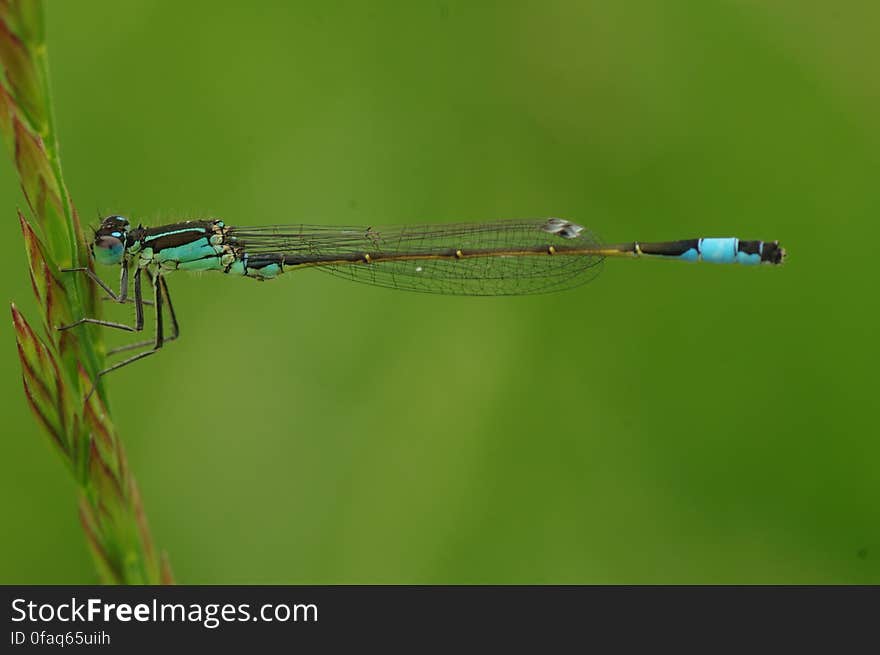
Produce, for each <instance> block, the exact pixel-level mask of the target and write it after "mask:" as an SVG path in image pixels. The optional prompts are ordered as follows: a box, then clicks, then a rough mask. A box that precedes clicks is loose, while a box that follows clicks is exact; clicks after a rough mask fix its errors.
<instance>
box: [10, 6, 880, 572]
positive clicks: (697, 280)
mask: <svg viewBox="0 0 880 655" xmlns="http://www.w3.org/2000/svg"><path fill="white" fill-rule="evenodd" d="M49 9H50V13H49V45H50V62H51V69H52V75H53V80H52V81H53V87H54V95H55V105H56V111H57V117H58V123H59V132H60V137H61V143H62V154H63V163H64V168H65V174H66V178H67V182H68V184H69V187H70V190H71V193H72V195H73V198H74V202H75V203H76V204H77V206H78V208H79V210H80V213H81V215H82V216H83V217H85V218H88V219H92V217H94V215H95V213H96V211H100V212H101V213H110V212H114V213H115V212H119V213H124V214H126V215H128V216H130V217H132V218H133V219H134V220H136V221H144V222H146V223H154V224H155V223H157V222H169V221H172V220H176V219H179V218H184V217H198V216H202V217H204V216H219V217H222V218H224V219H225V220H226V221H227V222H230V223H233V224H236V223H237V224H259V223H284V222H310V223H326V224H334V223H338V224H355V225H364V226H369V225H375V224H387V223H403V222H422V221H445V220H468V219H475V220H487V219H492V218H505V217H532V216H549V215H554V216H565V217H568V218H571V219H573V220H576V221H578V222H582V223H584V224H586V225H588V226H590V227H591V228H593V229H595V230H596V231H597V232H598V233H599V234H601V235H603V236H604V237H605V238H606V239H607V240H632V239H640V240H659V239H675V238H686V237H694V236H698V235H738V236H741V237H743V238H758V239H780V240H781V241H782V242H783V244H784V245H785V246H786V247H787V248H788V249H789V251H790V255H791V256H790V259H789V262H788V263H787V265H786V266H784V267H782V268H780V269H768V268H765V267H762V268H761V269H744V268H738V267H713V266H710V265H687V264H677V263H673V264H670V263H666V262H652V261H637V262H630V261H612V262H609V263H608V264H607V265H606V268H605V272H604V273H603V275H602V276H601V277H600V279H598V280H597V281H595V282H594V283H592V284H591V285H589V286H588V287H584V288H580V289H577V290H575V291H572V292H568V293H563V294H556V295H549V296H541V297H524V298H501V299H495V298H482V299H480V298H445V297H433V296H422V295H418V294H407V293H402V292H393V291H388V290H385V289H378V288H371V287H367V286H361V285H356V284H352V283H350V282H346V281H343V280H339V279H336V278H333V277H331V276H326V275H322V274H320V273H318V272H314V271H310V272H302V273H299V274H295V275H289V276H286V277H285V278H282V279H280V280H278V281H276V282H272V283H267V284H256V283H253V282H251V281H250V280H233V279H229V278H225V277H223V276H219V275H213V276H212V275H209V274H206V275H204V276H202V277H197V276H185V275H181V276H180V277H179V278H177V277H173V278H171V284H172V294H173V295H174V299H175V305H176V307H177V311H178V314H179V316H180V318H181V321H182V332H183V335H182V340H181V341H179V342H177V343H174V344H171V345H170V346H169V347H168V348H167V350H166V351H165V352H163V354H161V355H160V356H158V357H155V358H152V359H149V360H147V361H144V362H141V363H140V364H138V365H137V366H135V367H131V368H128V369H126V370H124V371H121V372H119V373H116V374H114V375H113V377H112V378H111V382H110V385H109V388H110V393H111V400H112V405H113V411H114V416H115V420H116V422H117V425H118V427H119V430H120V433H121V435H122V437H123V439H124V442H125V445H126V448H127V450H128V454H129V459H130V463H131V466H132V468H133V469H134V470H135V472H136V475H137V479H138V481H139V483H140V487H141V491H142V493H143V497H144V502H145V505H146V508H147V512H148V516H149V519H150V523H151V526H152V529H153V532H154V536H155V539H156V541H157V542H158V544H159V545H160V547H162V548H164V549H167V551H168V552H169V555H170V558H171V562H172V565H173V568H174V571H175V574H176V576H177V578H178V580H179V581H180V582H188V583H678V582H682V583H755V582H770V583H783V582H788V583H806V582H810V583H854V582H864V583H877V582H880V509H878V500H880V464H878V460H880V443H878V439H877V432H878V431H877V427H876V411H875V410H874V403H875V402H876V370H877V362H878V348H877V345H876V341H875V331H876V325H877V317H878V312H877V301H876V291H875V290H874V284H873V283H870V280H872V279H873V280H876V279H877V272H876V264H874V263H873V262H872V261H871V260H872V254H873V251H874V250H875V248H876V244H877V243H878V241H877V237H878V229H877V211H878V209H880V184H878V172H880V154H878V153H880V106H878V105H880V82H878V76H877V70H876V68H877V61H878V59H880V46H878V45H877V41H876V38H875V36H876V35H875V34H874V28H875V27H876V25H877V24H878V20H880V9H878V5H877V3H868V2H864V3H855V2H841V3H835V4H833V5H829V4H827V3H811V2H810V3H808V2H803V1H802V0H786V1H777V2H773V3H767V2H762V1H759V0H712V1H706V0H653V1H651V0H638V1H636V0H631V1H628V2H624V3H611V2H534V3H522V2H496V3H487V2H475V1H473V0H471V1H467V2H450V1H445V0H444V1H436V2H418V3H401V2H363V3H355V2H349V3H326V2H320V1H315V2H260V3H231V2H224V3H218V2H186V3H180V2H172V1H170V0H169V1H165V2H158V1H156V2H126V3H119V2H110V1H109V0H106V1H101V2H98V1H88V2H83V1H78V2H76V3H73V2H57V3H52V6H51V7H50V8H49ZM0 203H2V204H0V206H2V210H3V212H4V215H5V216H6V217H7V220H5V221H4V222H3V223H2V224H4V225H5V228H3V232H2V236H3V238H2V239H0V255H2V257H3V261H4V262H5V263H6V267H5V274H4V275H3V276H2V277H0V285H2V292H0V297H2V298H3V299H5V300H6V301H11V300H15V301H16V302H17V303H19V304H20V305H21V306H23V308H24V309H25V311H26V312H27V313H28V315H29V316H30V317H32V318H35V317H36V310H35V306H34V301H33V299H32V296H31V292H30V288H29V281H28V275H27V269H26V264H25V260H24V254H23V249H22V247H21V238H20V234H19V232H18V224H17V221H16V219H15V207H16V205H20V204H21V203H22V198H21V195H20V192H19V191H18V186H17V181H16V179H15V175H14V171H13V168H12V166H11V164H10V163H9V162H8V161H7V160H6V159H5V158H4V159H3V160H2V161H0ZM93 222H94V221H93ZM108 274H109V276H110V277H111V278H112V276H113V275H114V274H113V273H112V272H108ZM871 298H874V300H872V299H871ZM116 309H117V311H118V313H119V316H120V317H124V316H125V315H126V309H125V308H116ZM129 311H130V310H129ZM0 328H2V333H0V344H4V345H3V347H2V348H0V365H2V370H3V371H5V373H4V375H3V376H0V393H2V396H3V397H4V398H5V399H6V400H5V402H4V403H3V407H4V428H5V429H4V430H3V433H4V434H3V438H2V439H0V465H2V474H0V494H2V497H3V498H4V499H5V500H4V501H3V503H2V512H3V526H4V530H3V533H4V537H3V539H2V541H0V581H2V582H4V583H83V582H92V581H95V580H96V577H95V574H94V572H93V567H92V563H91V560H90V556H89V554H88V551H87V549H86V545H85V543H84V539H83V536H82V534H81V530H80V528H79V525H78V522H77V518H76V511H75V502H74V493H73V491H74V489H73V483H72V481H71V480H70V479H69V477H68V475H67V473H66V471H65V469H64V467H63V465H62V463H61V461H60V459H59V458H58V457H57V456H56V455H55V453H54V452H53V451H52V450H51V448H50V447H49V442H48V440H47V438H46V437H45V436H44V434H42V433H41V432H40V430H39V429H38V428H37V426H36V423H35V421H34V420H33V418H32V416H31V415H30V413H29V410H28V408H27V406H26V404H25V400H24V396H23V394H22V390H21V381H20V377H19V365H18V361H17V357H16V352H15V345H14V337H13V333H12V329H11V325H10V322H9V321H4V322H3V323H2V326H0Z"/></svg>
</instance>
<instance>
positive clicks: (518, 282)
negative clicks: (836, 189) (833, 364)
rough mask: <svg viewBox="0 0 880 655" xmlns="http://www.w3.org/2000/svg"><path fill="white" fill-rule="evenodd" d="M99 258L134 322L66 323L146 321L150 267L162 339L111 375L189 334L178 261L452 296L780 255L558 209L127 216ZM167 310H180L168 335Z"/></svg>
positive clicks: (753, 245) (108, 224)
mask: <svg viewBox="0 0 880 655" xmlns="http://www.w3.org/2000/svg"><path fill="white" fill-rule="evenodd" d="M91 249H92V254H93V256H94V258H95V260H96V261H97V262H98V263H99V264H103V265H116V266H119V267H120V286H119V292H118V293H117V292H114V291H113V290H112V289H111V287H110V285H108V284H107V283H105V282H104V281H102V280H101V278H100V277H98V276H97V275H96V274H95V273H94V271H93V270H92V269H91V268H89V267H84V268H76V269H66V270H67V271H69V272H82V273H84V274H86V275H88V276H89V277H90V278H91V279H92V280H93V281H94V282H95V283H96V284H98V285H99V286H100V287H101V288H102V289H103V290H104V291H105V292H107V294H108V295H109V296H110V298H111V299H113V300H115V301H117V302H120V303H124V302H129V300H130V299H129V297H128V287H129V278H130V276H133V277H134V284H133V287H134V292H133V299H131V300H133V302H134V305H135V324H134V325H126V324H123V323H115V322H112V321H105V320H101V319H96V318H89V317H86V318H81V319H79V320H78V321H75V322H74V323H71V324H70V325H64V326H61V327H59V329H62V330H67V329H70V328H73V327H76V326H77V325H82V324H84V323H92V324H95V325H101V326H104V327H111V328H116V329H120V330H126V331H129V332H140V331H141V330H143V328H144V305H145V304H149V303H148V302H147V301H145V300H144V297H143V291H142V283H141V277H142V276H146V277H147V278H148V280H149V282H150V284H151V286H152V288H153V304H154V307H155V314H156V318H155V321H156V323H155V332H156V333H155V338H154V339H151V340H149V341H139V342H137V343H133V344H129V345H127V346H123V347H121V348H117V349H115V350H113V351H110V353H109V354H114V353H118V352H124V351H128V350H133V349H136V348H139V347H147V346H149V347H148V348H147V349H146V350H144V351H142V352H140V353H137V354H135V355H132V356H130V357H128V358H126V359H124V360H122V361H120V362H117V363H116V364H113V365H112V366H109V367H108V368H106V369H104V370H102V371H100V373H99V375H104V374H106V373H109V372H110V371H113V370H116V369H118V368H121V367H123V366H126V365H127V364H131V363H132V362H135V361H137V360H139V359H143V358H144V357H147V356H149V355H152V354H153V353H155V352H158V350H159V349H160V348H162V346H163V344H164V343H166V342H168V341H171V340H173V339H176V338H177V337H178V335H179V333H180V330H179V326H178V322H177V317H176V315H175V313H174V308H173V306H172V304H171V298H170V296H169V294H168V284H167V282H166V281H165V277H166V275H167V274H168V273H171V272H172V271H177V270H181V271H219V272H221V273H226V274H228V275H237V276H243V277H250V278H255V279H257V280H269V279H272V278H275V277H278V276H279V275H281V274H282V273H287V272H289V271H296V270H300V269H304V268H317V269H319V270H322V271H326V272H328V273H332V274H334V275H338V276H340V277H344V278H348V279H350V280H354V281H356V282H365V283H368V284H374V285H379V286H384V287H391V288H394V289H404V290H408V291H421V292H427V293H440V294H452V295H475V296H501V295H522V294H536V293H546V292H551V291H559V290H562V289H569V288H572V287H575V286H578V285H580V284H583V283H585V282H588V281H589V280H591V279H593V278H594V277H595V276H596V275H597V274H598V272H599V270H600V268H601V264H602V262H603V261H604V259H605V258H606V257H658V258H663V259H679V260H684V261H708V262H716V263H728V264H734V263H735V264H749V265H751V264H762V263H763V264H773V265H775V264H780V263H782V260H783V258H784V255H785V251H784V249H783V248H782V247H780V245H779V243H778V242H777V241H745V240H740V239H737V238H735V237H726V238H714V237H713V238H697V239H685V240H680V241H663V242H656V243H641V242H638V241H629V242H626V243H618V244H602V243H600V241H599V240H598V239H597V238H596V237H595V236H594V235H593V234H592V233H591V232H590V231H589V230H587V229H585V228H584V227H582V226H580V225H578V224H576V223H572V222H571V221H568V220H565V219H561V218H542V219H524V220H506V221H494V222H487V223H458V224H455V223H450V224H437V225H412V226H406V227H402V226H396V227H368V228H359V227H324V226H318V225H270V226H262V227H236V226H232V225H226V224H225V223H224V222H223V221H221V220H217V219H206V220H191V221H183V222H180V223H173V224H171V225H162V226H159V227H144V226H142V225H138V226H137V227H131V225H130V223H129V221H128V220H127V219H126V218H124V217H122V216H115V215H114V216H108V217H107V218H105V219H104V220H103V221H101V225H100V227H99V228H98V229H97V230H96V232H95V238H94V241H93V242H92V246H91ZM163 311H167V313H168V318H169V319H170V321H171V330H170V334H168V335H166V334H165V323H164V318H163Z"/></svg>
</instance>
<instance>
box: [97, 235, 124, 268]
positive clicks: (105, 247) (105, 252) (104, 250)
mask: <svg viewBox="0 0 880 655" xmlns="http://www.w3.org/2000/svg"><path fill="white" fill-rule="evenodd" d="M92 252H93V253H94V254H95V260H96V261H97V262H98V263H99V264H101V265H104V266H108V265H112V264H118V263H119V262H121V261H122V255H123V254H124V252H125V244H123V243H122V239H120V238H118V237H115V236H112V235H102V236H97V237H95V242H94V243H93V244H92Z"/></svg>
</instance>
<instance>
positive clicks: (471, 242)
mask: <svg viewBox="0 0 880 655" xmlns="http://www.w3.org/2000/svg"><path fill="white" fill-rule="evenodd" d="M230 235H231V236H232V237H233V238H234V239H235V240H236V241H237V242H238V244H239V245H241V246H242V247H243V249H244V251H245V252H246V253H247V254H248V256H249V257H250V256H253V255H277V256H278V257H279V259H283V261H284V264H285V268H288V267H292V266H303V267H315V268H318V269H319V270H322V271H325V272H327V273H331V274H333V275H337V276H339V277H344V278H346V279H349V280H353V281H355V282H364V283H367V284H373V285H377V286H384V287H391V288H394V289H405V290H409V291H420V292H425V293H440V294H450V295H520V294H533V293H546V292H550V291H557V290H561V289H568V288H571V287H575V286H578V285H580V284H583V283H585V282H588V281H589V280H591V279H593V278H594V277H595V276H596V274H598V272H599V270H600V268H601V266H600V265H601V263H602V259H603V258H602V257H601V256H600V255H597V254H593V253H590V252H589V251H590V250H591V249H595V248H597V247H598V246H599V242H598V240H597V239H596V237H595V236H594V235H593V234H592V233H590V232H589V231H588V230H586V229H584V228H583V227H581V226H579V225H576V224H574V223H570V222H568V221H565V220H563V219H546V218H544V219H529V220H509V221H495V222H489V223H457V224H437V225H410V226H393V227H366V228H363V227H322V226H316V225H299V226H296V225H270V226H262V227H233V228H230ZM554 253H555V254H554Z"/></svg>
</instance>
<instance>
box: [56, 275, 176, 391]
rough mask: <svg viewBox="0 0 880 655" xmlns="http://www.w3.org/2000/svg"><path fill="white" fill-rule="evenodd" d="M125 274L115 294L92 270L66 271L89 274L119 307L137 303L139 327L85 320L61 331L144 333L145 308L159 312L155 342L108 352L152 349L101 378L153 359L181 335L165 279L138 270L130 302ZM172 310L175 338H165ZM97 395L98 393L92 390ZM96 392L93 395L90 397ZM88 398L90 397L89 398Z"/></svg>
mask: <svg viewBox="0 0 880 655" xmlns="http://www.w3.org/2000/svg"><path fill="white" fill-rule="evenodd" d="M122 271H123V272H122V274H121V276H120V290H119V292H118V293H114V291H113V290H112V289H111V288H110V286H109V285H108V284H107V283H106V282H104V281H103V280H101V279H100V278H99V277H98V276H97V275H95V273H94V272H93V271H92V270H91V269H88V268H75V269H64V272H76V273H85V274H86V275H87V276H88V277H89V279H91V280H92V281H93V282H95V284H97V285H98V286H100V287H101V288H102V289H103V290H104V291H105V292H107V294H108V296H109V298H110V299H111V300H113V301H114V302H118V303H127V302H134V306H135V324H134V325H126V324H125V323H117V322H115V321H105V320H103V319H96V318H90V317H85V318H81V319H79V320H77V321H74V322H73V323H70V324H69V325H62V326H60V327H59V328H58V329H59V330H69V329H71V328H74V327H76V326H78V325H82V324H85V323H88V324H91V325H100V326H102V327H109V328H114V329H117V330H123V331H126V332H141V331H143V329H144V305H146V304H150V305H153V306H154V307H155V310H156V319H155V337H154V338H153V339H148V340H143V341H137V342H135V343H130V344H126V345H124V346H120V347H118V348H113V349H111V350H109V351H108V352H107V354H108V355H114V354H116V353H120V352H125V351H128V350H134V349H136V348H141V347H145V346H149V345H152V347H151V348H149V349H148V350H145V351H143V352H140V353H137V354H135V355H132V356H131V357H128V358H126V359H124V360H122V361H120V362H117V363H116V364H113V365H112V366H109V367H107V368H105V369H103V370H101V371H99V372H98V377H100V376H102V375H106V374H107V373H109V372H110V371H115V370H117V369H120V368H122V367H124V366H127V365H128V364H132V363H134V362H136V361H138V360H141V359H144V358H145V357H148V356H150V355H152V354H153V353H156V352H158V351H159V350H160V349H161V348H162V346H163V345H164V344H165V343H167V342H169V341H173V340H175V339H176V338H177V337H178V336H179V334H180V327H179V324H178V322H177V314H176V313H175V311H174V306H173V305H172V304H171V295H170V294H169V292H168V283H167V282H166V281H165V278H164V276H163V275H162V274H161V273H159V272H156V273H155V274H152V273H150V271H149V270H146V269H140V268H138V269H136V271H135V274H134V298H133V299H129V298H128V297H127V291H128V269H127V267H122ZM142 272H143V273H145V274H146V276H147V278H148V279H149V281H150V283H151V286H152V287H153V301H152V302H149V301H147V300H145V299H144V297H143V289H142V285H141V274H142ZM165 307H167V308H168V315H169V318H170V319H171V334H170V335H168V336H166V335H165V321H164V317H163V314H162V312H163V309H164V308H165ZM92 391H94V389H92ZM91 393H92V392H89V396H90V395H91ZM87 397H88V396H87Z"/></svg>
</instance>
